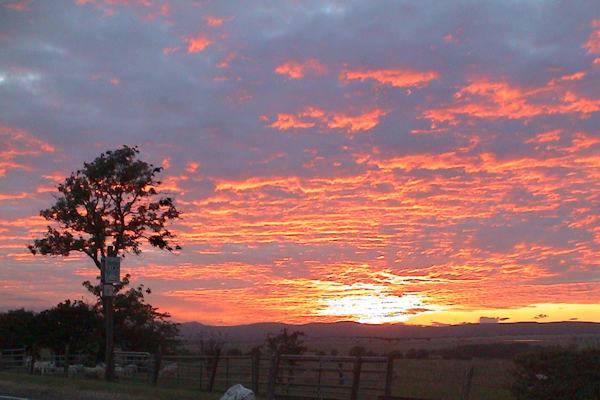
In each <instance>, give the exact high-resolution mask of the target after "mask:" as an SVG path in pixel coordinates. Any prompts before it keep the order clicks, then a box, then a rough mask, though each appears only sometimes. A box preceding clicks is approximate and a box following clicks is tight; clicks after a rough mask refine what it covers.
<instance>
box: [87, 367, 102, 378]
mask: <svg viewBox="0 0 600 400" xmlns="http://www.w3.org/2000/svg"><path fill="white" fill-rule="evenodd" d="M83 376H85V377H86V378H98V379H103V378H104V367H103V366H101V365H96V366H95V367H83Z"/></svg>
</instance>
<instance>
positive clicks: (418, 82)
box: [340, 69, 439, 87]
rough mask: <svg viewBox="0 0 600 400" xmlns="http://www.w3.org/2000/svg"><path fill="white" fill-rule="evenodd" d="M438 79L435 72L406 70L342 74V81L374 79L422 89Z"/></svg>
mask: <svg viewBox="0 0 600 400" xmlns="http://www.w3.org/2000/svg"><path fill="white" fill-rule="evenodd" d="M438 78H439V74H438V73H437V72H435V71H413V70H406V69H378V70H348V71H343V72H341V73H340V80H341V81H346V82H349V81H352V80H359V81H365V80H368V79H372V80H375V81H377V82H379V83H381V84H383V85H390V86H393V87H421V86H424V85H426V84H427V83H429V82H430V81H432V80H435V79H438Z"/></svg>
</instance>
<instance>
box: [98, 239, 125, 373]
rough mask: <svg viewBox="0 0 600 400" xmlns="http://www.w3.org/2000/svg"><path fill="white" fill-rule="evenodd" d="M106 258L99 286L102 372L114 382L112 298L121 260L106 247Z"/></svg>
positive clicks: (118, 277)
mask: <svg viewBox="0 0 600 400" xmlns="http://www.w3.org/2000/svg"><path fill="white" fill-rule="evenodd" d="M106 253H107V257H105V258H103V259H102V275H101V278H102V279H101V286H102V302H103V306H104V318H105V320H106V321H105V322H106V349H105V356H104V361H105V363H106V369H105V371H104V378H105V379H106V380H107V381H112V380H114V359H113V348H114V329H113V328H114V309H113V297H114V294H115V287H114V286H113V285H114V284H115V283H119V282H120V280H121V277H120V274H121V259H120V258H119V257H117V255H116V254H115V251H114V248H113V247H112V246H108V248H107V252H106Z"/></svg>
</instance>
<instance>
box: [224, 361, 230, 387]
mask: <svg viewBox="0 0 600 400" xmlns="http://www.w3.org/2000/svg"><path fill="white" fill-rule="evenodd" d="M225 387H226V388H229V357H225Z"/></svg>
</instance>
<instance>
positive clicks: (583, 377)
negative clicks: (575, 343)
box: [511, 349, 600, 400]
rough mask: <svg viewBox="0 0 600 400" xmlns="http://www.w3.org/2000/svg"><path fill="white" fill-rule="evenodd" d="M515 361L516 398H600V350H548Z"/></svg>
mask: <svg viewBox="0 0 600 400" xmlns="http://www.w3.org/2000/svg"><path fill="white" fill-rule="evenodd" d="M514 362H515V368H514V371H513V377H514V380H513V385H512V387H511V391H512V393H513V395H514V396H515V398H516V399H517V400H548V399H552V400H600V350H581V351H568V350H563V349H546V350H539V351H535V352H530V353H523V354H519V355H517V356H516V357H515V359H514Z"/></svg>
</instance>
